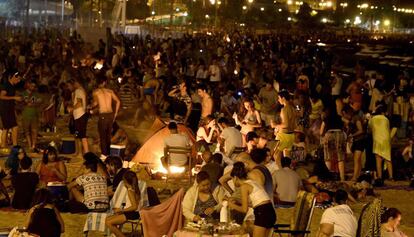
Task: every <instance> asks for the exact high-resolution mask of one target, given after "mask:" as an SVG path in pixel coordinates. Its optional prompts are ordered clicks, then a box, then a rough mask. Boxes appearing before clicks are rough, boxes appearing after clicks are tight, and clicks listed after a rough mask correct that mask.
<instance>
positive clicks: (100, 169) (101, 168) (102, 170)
mask: <svg viewBox="0 0 414 237" xmlns="http://www.w3.org/2000/svg"><path fill="white" fill-rule="evenodd" d="M83 160H84V161H86V160H91V161H92V162H95V163H96V165H97V171H96V173H98V174H100V175H102V176H104V177H105V178H106V179H107V180H110V176H109V173H108V170H107V169H106V165H105V163H104V162H103V161H102V160H101V159H99V157H98V156H97V155H96V154H95V153H93V152H87V153H85V154H84V155H83Z"/></svg>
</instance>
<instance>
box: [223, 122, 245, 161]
mask: <svg viewBox="0 0 414 237" xmlns="http://www.w3.org/2000/svg"><path fill="white" fill-rule="evenodd" d="M218 124H219V126H221V128H222V131H221V134H220V137H219V143H220V145H223V150H224V153H225V154H226V155H227V156H228V155H229V154H230V153H231V152H232V150H233V149H234V148H235V147H241V146H242V145H243V138H242V134H241V133H240V131H239V130H238V129H236V128H235V127H230V126H229V125H228V120H227V119H226V118H220V119H219V120H218Z"/></svg>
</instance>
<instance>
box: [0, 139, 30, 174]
mask: <svg viewBox="0 0 414 237" xmlns="http://www.w3.org/2000/svg"><path fill="white" fill-rule="evenodd" d="M23 157H27V155H26V152H25V151H24V149H23V147H21V146H18V145H17V146H14V147H13V148H12V149H11V151H10V154H9V156H8V157H7V159H6V162H5V163H4V165H5V170H6V174H8V175H11V176H13V175H15V174H17V172H18V170H19V162H20V160H21V159H23Z"/></svg>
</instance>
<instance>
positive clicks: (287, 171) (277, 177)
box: [274, 157, 302, 206]
mask: <svg viewBox="0 0 414 237" xmlns="http://www.w3.org/2000/svg"><path fill="white" fill-rule="evenodd" d="M281 162H282V169H279V170H276V172H275V173H274V182H275V192H276V193H275V194H274V195H275V204H279V205H284V206H285V205H286V206H294V205H295V202H296V196H297V195H298V192H299V190H300V189H301V188H302V181H301V179H300V177H299V175H298V174H297V173H296V172H295V171H294V170H292V169H291V168H290V165H291V163H292V160H291V159H290V158H288V157H282V160H281Z"/></svg>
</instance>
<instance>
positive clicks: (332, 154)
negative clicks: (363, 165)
mask: <svg viewBox="0 0 414 237" xmlns="http://www.w3.org/2000/svg"><path fill="white" fill-rule="evenodd" d="M343 126H344V124H343V122H342V119H341V116H339V115H338V113H336V112H335V111H334V109H330V108H327V109H326V110H325V116H324V119H323V121H322V124H321V127H320V136H321V137H323V139H322V140H323V141H322V143H323V154H324V155H323V157H324V159H325V164H326V167H327V168H328V169H329V170H330V171H332V170H333V168H332V167H333V165H332V161H334V160H337V161H338V169H339V175H340V179H341V181H345V162H344V161H345V155H346V134H345V132H344V131H343V130H342V129H343Z"/></svg>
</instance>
